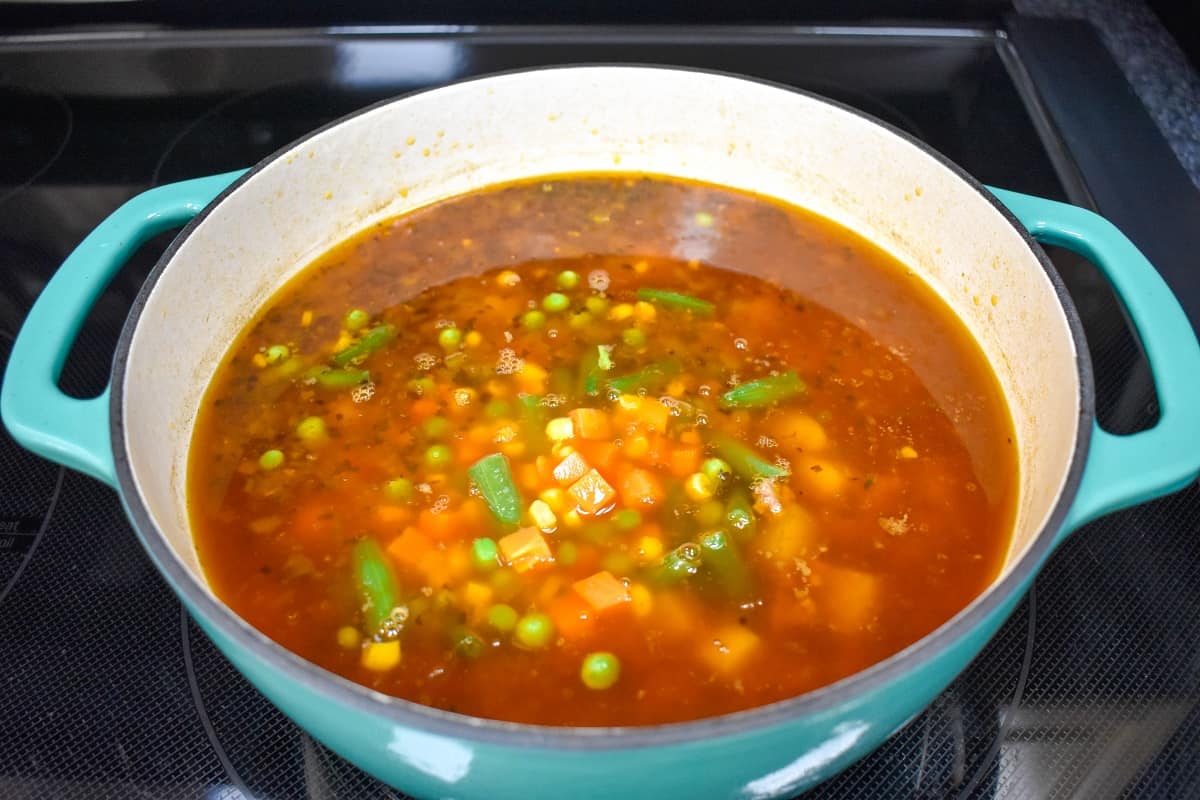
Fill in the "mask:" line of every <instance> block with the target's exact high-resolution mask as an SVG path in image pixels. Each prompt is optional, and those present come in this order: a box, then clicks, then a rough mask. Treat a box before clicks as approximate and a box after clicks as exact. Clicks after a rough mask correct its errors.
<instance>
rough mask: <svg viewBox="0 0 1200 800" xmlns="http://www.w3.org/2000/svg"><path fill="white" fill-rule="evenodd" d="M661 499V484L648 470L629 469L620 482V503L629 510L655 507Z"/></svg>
mask: <svg viewBox="0 0 1200 800" xmlns="http://www.w3.org/2000/svg"><path fill="white" fill-rule="evenodd" d="M662 499H663V488H662V482H661V481H659V479H658V477H657V476H656V475H655V474H654V473H653V472H651V471H650V470H648V469H631V470H630V471H629V473H628V474H627V475H626V476H625V480H623V481H621V502H622V503H624V504H625V505H626V506H629V507H630V508H644V507H646V506H653V505H657V504H658V503H660V502H662Z"/></svg>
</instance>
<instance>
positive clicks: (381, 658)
mask: <svg viewBox="0 0 1200 800" xmlns="http://www.w3.org/2000/svg"><path fill="white" fill-rule="evenodd" d="M399 663H400V642H398V641H396V640H395V639H393V640H391V641H390V642H368V643H367V646H366V647H364V648H363V651H362V665H363V666H364V667H366V668H367V669H369V670H371V671H372V672H387V671H388V670H390V669H395V667H396V665H397V664H399Z"/></svg>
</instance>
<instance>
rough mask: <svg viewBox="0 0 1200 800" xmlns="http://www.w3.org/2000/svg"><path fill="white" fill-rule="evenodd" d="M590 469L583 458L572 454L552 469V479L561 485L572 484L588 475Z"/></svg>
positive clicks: (577, 454)
mask: <svg viewBox="0 0 1200 800" xmlns="http://www.w3.org/2000/svg"><path fill="white" fill-rule="evenodd" d="M590 469H591V467H590V466H589V465H588V463H587V462H586V461H584V460H583V456H581V455H579V453H575V452H572V453H570V454H569V455H568V456H567V457H566V458H564V459H563V460H562V461H560V462H558V466H557V467H555V468H554V479H555V480H556V481H558V482H559V483H561V484H568V483H574V482H575V481H577V480H579V479H580V478H582V477H583V476H584V475H586V474H587V473H588V470H590Z"/></svg>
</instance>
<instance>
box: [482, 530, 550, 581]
mask: <svg viewBox="0 0 1200 800" xmlns="http://www.w3.org/2000/svg"><path fill="white" fill-rule="evenodd" d="M496 545H497V546H498V547H499V548H500V555H501V556H502V557H503V558H504V563H505V564H507V565H508V566H510V567H512V568H513V569H514V570H516V571H517V572H528V571H529V570H531V569H534V568H536V567H539V566H542V565H543V564H550V563H552V562H553V561H554V554H553V553H551V552H550V545H549V544H547V543H546V538H545V537H544V536H542V534H541V531H539V530H538V529H537V528H521V529H520V530H519V531H517V532H516V533H510V534H509V535H508V536H505V537H504V538H502V539H501V540H500V541H499V542H497V543H496Z"/></svg>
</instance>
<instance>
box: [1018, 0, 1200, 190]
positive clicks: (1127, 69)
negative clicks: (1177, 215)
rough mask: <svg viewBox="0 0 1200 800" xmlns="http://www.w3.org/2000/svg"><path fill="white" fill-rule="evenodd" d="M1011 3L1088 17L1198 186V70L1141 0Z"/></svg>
mask: <svg viewBox="0 0 1200 800" xmlns="http://www.w3.org/2000/svg"><path fill="white" fill-rule="evenodd" d="M1013 5H1014V6H1015V7H1016V9H1017V12H1018V13H1020V14H1024V15H1026V16H1031V17H1059V18H1062V17H1068V18H1078V19H1086V20H1088V21H1089V22H1091V23H1092V24H1093V25H1094V26H1095V27H1096V28H1097V29H1098V30H1099V32H1100V38H1101V39H1102V40H1103V41H1104V44H1105V45H1106V46H1107V47H1108V49H1109V52H1111V53H1112V55H1113V57H1114V59H1115V60H1116V62H1117V64H1118V65H1119V66H1120V68H1121V71H1122V72H1123V73H1124V74H1125V78H1126V80H1128V81H1129V83H1130V85H1131V86H1132V87H1133V90H1134V92H1135V93H1136V94H1137V95H1138V97H1139V98H1141V101H1142V103H1144V104H1145V106H1146V110H1147V111H1149V113H1150V116H1151V118H1153V120H1154V122H1155V124H1156V125H1157V126H1158V128H1159V130H1160V131H1162V134H1163V136H1164V137H1166V139H1167V142H1168V143H1169V144H1170V145H1171V149H1172V150H1174V151H1175V155H1176V157H1177V158H1178V159H1179V161H1180V163H1181V164H1183V167H1184V169H1185V170H1187V172H1188V174H1189V175H1190V176H1191V179H1192V183H1194V184H1195V185H1196V186H1197V187H1200V75H1198V74H1197V72H1196V70H1195V69H1194V68H1193V67H1192V65H1191V62H1189V61H1188V59H1187V56H1185V55H1184V53H1183V51H1182V50H1181V49H1180V48H1179V45H1178V44H1177V43H1176V42H1175V40H1174V39H1173V38H1172V37H1171V35H1170V34H1169V33H1168V32H1167V31H1166V29H1165V28H1164V27H1163V25H1162V23H1161V22H1160V21H1159V19H1158V17H1157V16H1155V14H1154V12H1153V11H1151V10H1150V8H1149V7H1148V6H1146V5H1145V3H1144V2H1142V0H1015V2H1014V3H1013Z"/></svg>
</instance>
